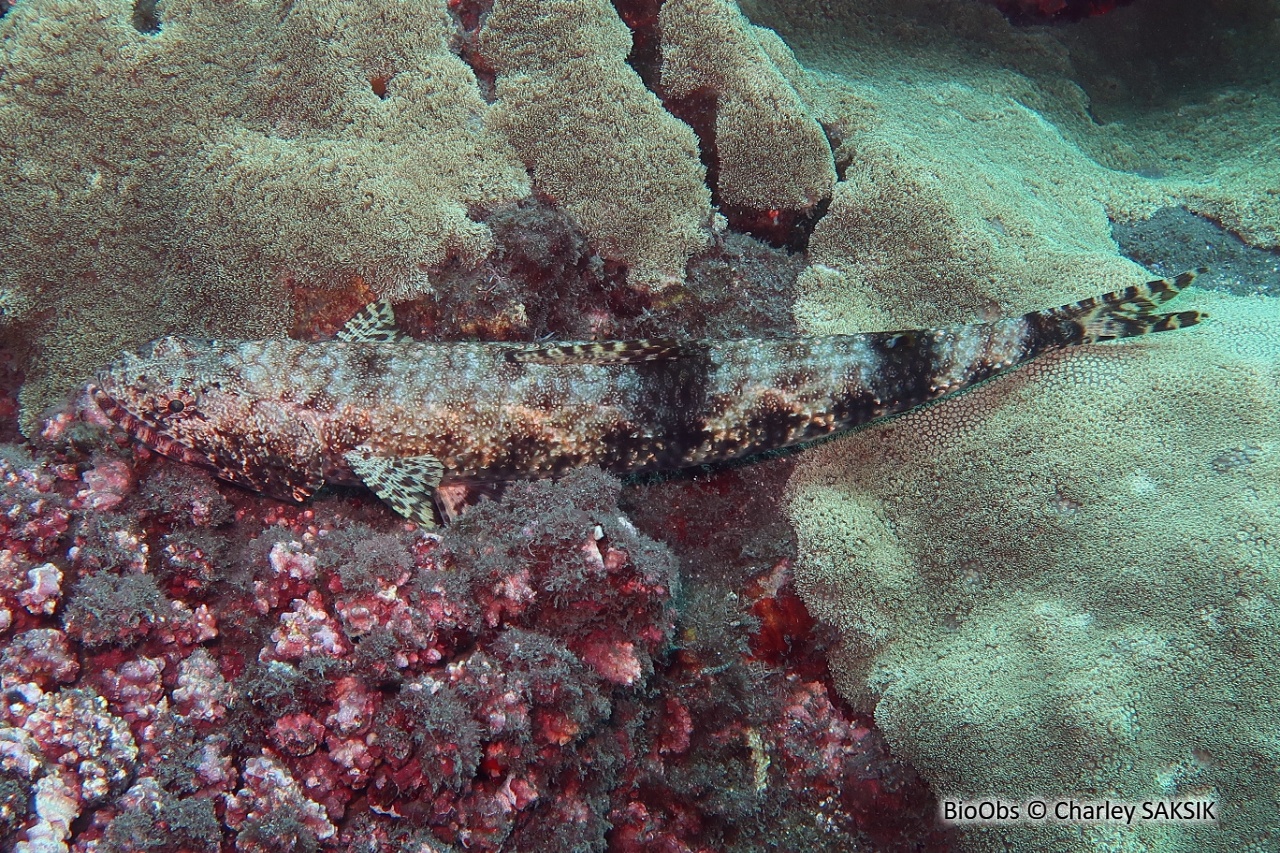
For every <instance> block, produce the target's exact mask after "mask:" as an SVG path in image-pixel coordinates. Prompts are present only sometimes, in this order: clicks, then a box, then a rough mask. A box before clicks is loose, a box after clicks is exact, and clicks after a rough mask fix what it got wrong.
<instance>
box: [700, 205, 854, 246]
mask: <svg viewBox="0 0 1280 853" xmlns="http://www.w3.org/2000/svg"><path fill="white" fill-rule="evenodd" d="M830 206H831V199H830V198H824V199H823V200H822V201H820V202H818V203H817V204H815V205H814V206H813V207H812V208H811V209H809V210H756V209H754V208H750V207H738V206H736V205H731V204H721V205H720V212H721V213H723V214H724V216H725V218H726V219H728V220H729V227H730V228H732V229H733V230H734V231H738V232H741V233H743V234H750V235H751V236H752V237H755V238H756V239H757V240H760V241H762V242H765V243H768V244H769V245H770V246H774V247H776V248H779V249H786V250H787V251H788V252H803V251H805V250H806V249H808V248H809V237H810V236H812V234H813V229H814V228H815V227H817V225H818V220H820V219H821V218H822V217H823V215H825V214H826V212H827V208H829V207H830Z"/></svg>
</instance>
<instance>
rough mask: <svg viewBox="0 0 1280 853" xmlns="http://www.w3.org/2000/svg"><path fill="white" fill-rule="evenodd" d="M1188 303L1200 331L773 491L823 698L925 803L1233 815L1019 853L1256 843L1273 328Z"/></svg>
mask: <svg viewBox="0 0 1280 853" xmlns="http://www.w3.org/2000/svg"><path fill="white" fill-rule="evenodd" d="M1192 304H1193V305H1195V307H1199V308H1202V309H1205V310H1207V311H1208V312H1209V313H1210V315H1211V316H1212V317H1213V325H1212V327H1209V328H1207V329H1205V330H1204V331H1202V332H1196V331H1188V332H1186V333H1185V334H1179V335H1178V336H1169V337H1168V339H1165V337H1164V336H1158V337H1156V338H1153V339H1152V340H1150V341H1146V342H1142V343H1135V344H1133V345H1129V346H1106V345H1100V346H1097V347H1093V348H1090V349H1087V350H1082V351H1080V352H1077V353H1072V354H1065V353H1064V354H1062V355H1061V356H1059V357H1053V358H1049V359H1046V360H1045V361H1043V362H1039V363H1037V364H1035V365H1032V366H1029V367H1028V368H1027V369H1025V370H1024V371H1023V372H1021V373H1018V374H1016V375H1014V376H1011V377H1009V378H1007V379H1004V380H1002V381H1001V382H999V383H996V384H992V385H987V386H983V387H981V388H977V389H974V391H973V392H972V393H971V394H969V395H966V396H965V397H962V398H960V399H958V400H956V401H955V402H954V403H952V404H951V405H948V406H938V407H934V408H931V409H925V410H921V411H917V412H915V413H912V414H909V415H906V416H905V417H903V418H902V419H899V420H896V421H893V422H892V423H888V424H884V425H881V426H878V427H875V428H872V429H871V430H869V431H867V432H866V433H864V434H862V435H860V436H859V438H858V440H857V441H851V440H845V441H842V442H835V443H833V444H830V445H827V446H826V447H824V448H821V449H819V450H815V451H814V452H813V453H812V455H810V456H808V457H807V458H803V459H802V460H801V461H800V463H799V467H798V469H797V472H796V475H795V478H794V479H793V481H792V484H791V504H790V509H789V512H790V515H791V517H792V519H793V520H794V522H795V524H796V528H797V531H798V532H799V535H800V560H799V561H798V562H797V565H796V571H797V577H798V579H799V583H800V589H801V591H802V593H803V594H804V596H805V598H806V600H807V602H808V603H809V605H810V607H812V608H813V610H814V613H815V615H817V616H819V617H820V618H822V619H824V620H827V621H829V622H831V623H832V624H834V625H836V626H838V627H839V629H840V631H841V633H842V635H843V645H842V647H841V648H840V649H839V650H838V651H837V652H836V654H835V655H834V656H833V657H832V666H833V669H834V670H835V673H836V681H837V683H838V684H839V686H840V689H841V692H842V693H843V694H844V695H845V696H846V697H848V698H849V699H850V700H851V701H852V702H854V703H855V704H856V706H858V707H859V708H862V709H866V710H870V709H872V708H874V712H875V718H876V720H877V722H879V723H880V725H881V726H882V727H883V730H884V733H885V735H886V737H887V738H888V739H889V741H890V743H891V744H892V746H893V748H894V751H895V752H896V753H898V754H902V755H905V756H906V757H908V758H909V759H910V760H911V761H912V763H913V764H914V765H915V766H917V767H918V768H920V771H921V772H922V773H923V774H924V775H925V776H927V777H928V778H929V779H930V780H931V781H932V782H933V784H934V785H936V786H937V788H938V790H939V792H940V793H950V792H963V791H1001V792H1008V795H1009V796H1013V797H1018V796H1024V795H1026V796H1031V795H1032V794H1034V793H1036V792H1041V791H1047V790H1055V791H1108V792H1112V794H1111V795H1112V796H1113V797H1118V798H1124V799H1138V800H1140V799H1143V798H1146V797H1157V796H1158V797H1169V798H1181V797H1197V796H1207V797H1219V798H1221V799H1222V800H1223V801H1229V802H1234V803H1237V804H1239V805H1238V806H1237V807H1236V808H1235V809H1233V810H1232V812H1231V813H1230V814H1229V815H1227V814H1224V816H1223V818H1222V819H1221V821H1220V822H1219V823H1218V824H1217V825H1214V826H1212V827H1211V828H1210V827H1207V826H1195V825H1179V826H1172V825H1168V824H1166V825H1161V826H1155V825H1146V826H1140V825H1133V826H1127V827H1113V829H1114V830H1115V832H1114V833H1108V834H1107V835H1105V836H1104V835H1101V834H1094V833H1085V834H1084V835H1082V834H1081V833H1080V832H1079V828H1077V827H1063V826H1053V825H1050V826H1043V827H1035V828H1032V827H1027V828H1024V829H1021V830H1019V831H1020V832H1026V833H1027V836H1026V837H1027V838H1028V839H1034V840H1033V841H1028V842H1027V843H1034V844H1035V845H1037V846H1038V847H1039V848H1041V849H1059V850H1103V849H1111V848H1114V846H1115V845H1116V844H1117V843H1123V844H1128V845H1142V844H1147V843H1155V842H1154V841H1153V839H1156V838H1160V839H1162V841H1161V842H1160V843H1165V842H1168V843H1177V844H1186V845H1192V846H1199V847H1201V848H1202V849H1213V850H1224V851H1225V850H1230V849H1239V848H1241V847H1246V848H1247V847H1249V846H1250V845H1252V846H1254V847H1255V848H1258V849H1261V848H1264V847H1265V846H1266V845H1267V844H1268V843H1269V842H1268V841H1267V840H1266V839H1268V838H1270V837H1271V835H1272V833H1273V823H1274V822H1273V821H1272V820H1271V817H1270V809H1269V807H1268V806H1266V805H1263V804H1262V803H1261V801H1260V800H1259V798H1258V796H1257V792H1258V791H1259V790H1260V789H1259V787H1258V786H1259V785H1263V786H1268V785H1274V784H1275V783H1276V779H1277V775H1276V772H1275V768H1276V767H1280V754H1277V751H1276V748H1275V745H1274V744H1267V745H1265V746H1263V747H1259V745H1258V743H1257V742H1256V741H1254V740H1252V733H1253V732H1254V731H1256V729H1257V727H1258V726H1259V725H1263V724H1264V723H1263V722H1262V721H1263V720H1266V719H1270V717H1271V714H1272V710H1271V709H1272V704H1271V697H1272V696H1274V695H1275V692H1276V689H1277V685H1278V684H1280V667H1278V666H1277V665H1276V661H1277V660H1278V659H1280V658H1278V657H1277V649H1278V646H1277V640H1276V634H1275V632H1274V631H1273V630H1271V628H1270V625H1271V624H1272V622H1273V621H1274V618H1275V615H1276V609H1275V604H1274V602H1275V601H1276V599H1277V595H1278V594H1280V587H1278V585H1277V576H1276V573H1275V567H1276V566H1277V565H1280V523H1278V521H1277V519H1280V513H1277V506H1280V485H1278V484H1280V478H1277V476H1276V473H1277V471H1280V455H1278V454H1277V447H1276V444H1275V442H1274V437H1275V435H1277V430H1280V418H1278V417H1277V412H1280V395H1278V394H1277V390H1276V389H1277V383H1276V364H1277V357H1278V356H1280V336H1277V332H1276V329H1277V328H1280V326H1278V325H1277V324H1278V323H1280V304H1278V303H1277V302H1276V300H1274V299H1266V298H1252V299H1249V298H1243V297H1233V296H1227V295H1224V294H1200V295H1199V296H1198V298H1197V300H1196V302H1195V303H1192ZM1081 413H1087V416H1083V417H1082V416H1081ZM1028 437H1034V441H1032V442H1031V443H1030V444H1028ZM1241 448H1253V449H1252V450H1249V451H1247V452H1243V453H1241V452H1240V449H1241ZM1264 448H1265V449H1264ZM1011 449H1015V450H1016V452H1014V453H1012V454H1011V453H1010V450H1011ZM1237 453H1239V455H1237ZM1224 458H1225V459H1229V460H1235V461H1233V462H1231V463H1230V464H1222V460H1223V459H1224ZM958 732H963V736H957V734H956V733H958ZM1242 744H1249V745H1248V746H1245V747H1242V746H1241V745H1242ZM1259 748H1261V749H1262V750H1263V752H1265V753H1266V754H1267V756H1269V757H1268V758H1266V760H1264V761H1259V760H1258V756H1259V753H1258V752H1257V750H1258V749H1259ZM1207 756H1212V760H1209V759H1207V758H1206V757H1207ZM1264 767H1265V768H1266V769H1265V770H1263V769H1261V768H1264ZM1245 768H1247V769H1245ZM963 841H964V843H965V845H966V848H967V849H971V850H994V849H999V848H1000V847H1002V846H1003V843H1002V841H1001V840H999V839H998V838H997V837H996V836H994V835H993V834H989V833H987V832H986V831H985V830H983V829H979V828H976V827H971V828H967V829H966V831H965V835H964V838H963Z"/></svg>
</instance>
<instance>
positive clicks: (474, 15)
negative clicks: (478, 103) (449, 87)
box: [449, 0, 498, 104]
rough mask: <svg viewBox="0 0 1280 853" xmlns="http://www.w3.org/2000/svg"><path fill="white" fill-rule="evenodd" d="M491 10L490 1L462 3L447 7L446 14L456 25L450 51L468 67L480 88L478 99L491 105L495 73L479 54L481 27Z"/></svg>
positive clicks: (468, 0) (471, 0) (481, 0)
mask: <svg viewBox="0 0 1280 853" xmlns="http://www.w3.org/2000/svg"><path fill="white" fill-rule="evenodd" d="M491 11H493V0H461V2H457V3H450V4H449V14H450V15H452V16H453V20H454V23H455V25H456V26H457V29H458V33H457V37H456V38H455V39H454V40H453V44H451V45H450V49H452V50H453V52H454V53H455V54H456V55H457V57H458V58H459V59H461V60H462V61H463V62H465V63H466V64H467V65H468V66H470V68H471V70H472V72H474V73H475V75H476V83H477V84H478V85H479V87H480V96H481V97H483V98H484V99H485V101H486V102H487V103H490V104H492V103H493V102H494V100H495V99H496V98H497V95H496V89H497V82H496V81H497V77H498V74H497V72H496V71H495V70H494V69H493V66H492V65H491V64H490V63H489V62H488V60H486V59H485V58H484V55H483V54H482V53H481V52H480V28H481V27H482V26H483V25H484V21H485V18H487V17H488V16H489V13H490V12H491Z"/></svg>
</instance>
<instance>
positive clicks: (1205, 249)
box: [1111, 207, 1280, 296]
mask: <svg viewBox="0 0 1280 853" xmlns="http://www.w3.org/2000/svg"><path fill="white" fill-rule="evenodd" d="M1111 236H1112V237H1113V238H1114V239H1115V241H1116V243H1117V244H1118V245H1119V246H1120V251H1121V252H1123V253H1124V254H1125V256H1126V257H1129V258H1131V259H1133V260H1134V261H1136V262H1137V263H1140V264H1142V265H1143V266H1144V267H1147V268H1148V269H1150V270H1151V271H1152V272H1154V273H1156V274H1157V275H1160V276H1173V275H1177V274H1178V273H1180V272H1182V271H1184V270H1190V269H1197V268H1199V267H1207V268H1208V269H1209V271H1208V272H1207V273H1205V274H1204V275H1202V276H1200V277H1199V278H1197V279H1196V286H1197V287H1205V288H1210V289H1213V290H1226V291H1229V292H1231V293H1237V294H1242V295H1249V294H1264V295H1267V296H1280V251H1277V250H1275V249H1259V248H1257V247H1255V246H1250V245H1249V244H1248V243H1246V242H1244V241H1243V240H1241V239H1240V238H1239V237H1238V236H1236V235H1235V234H1233V233H1232V232H1231V231H1229V230H1227V229H1226V228H1224V227H1223V226H1222V225H1221V223H1218V222H1215V221H1214V220H1213V219H1211V218H1209V217H1207V216H1198V215H1196V214H1194V213H1192V212H1190V211H1189V210H1186V209H1185V208H1181V207H1165V208H1161V209H1160V210H1158V211H1156V212H1155V213H1154V214H1153V215H1152V216H1151V218H1149V219H1144V220H1141V221H1139V222H1113V223H1112V225H1111Z"/></svg>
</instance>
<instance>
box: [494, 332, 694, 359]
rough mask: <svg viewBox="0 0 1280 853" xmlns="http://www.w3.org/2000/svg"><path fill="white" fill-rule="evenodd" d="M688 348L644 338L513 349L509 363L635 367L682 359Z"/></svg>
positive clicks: (664, 339)
mask: <svg viewBox="0 0 1280 853" xmlns="http://www.w3.org/2000/svg"><path fill="white" fill-rule="evenodd" d="M687 349H688V347H687V345H685V344H682V343H681V342H680V341H677V340H673V339H671V338H645V339H640V340H634V341H588V342H584V343H555V344H548V345H546V346H541V347H537V348H535V349H512V350H510V351H508V352H507V358H508V359H510V360H511V361H520V362H525V363H527V364H638V363H640V362H644V361H664V360H666V359H673V358H685V357H687V356H688V355H689V353H688V352H687Z"/></svg>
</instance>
